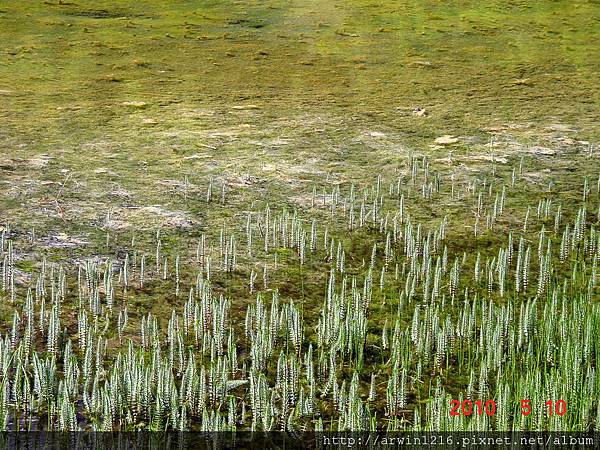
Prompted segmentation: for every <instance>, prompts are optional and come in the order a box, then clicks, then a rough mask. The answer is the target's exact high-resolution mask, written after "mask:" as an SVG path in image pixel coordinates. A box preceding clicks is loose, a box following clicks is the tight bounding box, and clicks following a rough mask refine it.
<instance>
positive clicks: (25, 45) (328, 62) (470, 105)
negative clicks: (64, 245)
mask: <svg viewBox="0 0 600 450" xmlns="http://www.w3.org/2000/svg"><path fill="white" fill-rule="evenodd" d="M52 3H54V4H52ZM56 3H57V2H44V3H42V2H3V3H2V4H0V5H1V6H0V11H1V12H0V41H2V42H3V48H4V55H3V57H2V65H1V66H0V89H2V92H3V94H2V104H1V106H0V112H1V113H2V116H3V120H5V121H6V120H8V122H9V123H10V124H11V125H12V127H13V129H19V130H20V131H22V132H25V133H27V132H28V131H30V130H35V129H38V130H40V128H44V129H45V128H47V127H50V129H51V130H52V129H53V128H54V132H56V133H59V134H62V132H64V131H65V130H64V128H68V129H69V132H72V131H73V128H75V129H76V130H86V129H87V128H88V127H90V126H92V125H94V126H104V125H107V126H109V129H110V125H111V122H114V121H117V122H118V120H119V118H120V117H121V116H124V115H126V114H127V113H128V111H127V109H125V110H124V109H123V108H116V107H115V104H117V105H119V102H122V101H128V100H132V99H133V100H138V101H146V102H163V103H168V102H181V103H183V104H188V105H197V106H200V107H203V106H207V105H215V104H217V105H219V104H229V103H239V102H243V101H247V102H250V103H253V104H256V105H259V106H261V107H264V108H267V109H269V110H270V111H271V112H272V114H274V115H275V116H277V115H280V114H281V112H282V111H285V110H292V111H297V110H311V108H312V109H317V110H321V109H325V110H334V111H341V112H348V113H351V114H365V113H371V114H375V115H377V116H378V117H379V119H380V120H382V121H384V122H387V123H390V124H396V125H400V126H401V125H403V124H402V120H400V119H399V117H398V111H403V108H415V107H421V108H425V109H426V110H427V111H428V112H429V113H430V117H429V120H428V123H427V124H426V125H423V124H418V125H417V126H416V127H415V125H410V124H409V125H407V128H408V129H414V131H416V132H417V133H419V130H420V129H421V128H425V129H427V128H430V127H432V128H434V129H436V130H442V129H453V128H454V129H455V128H465V129H476V128H481V127H483V126H486V125H488V126H489V125H490V124H492V125H493V124H495V123H497V122H499V121H512V122H520V121H521V122H522V121H534V122H539V123H544V122H548V121H551V122H556V121H559V122H567V123H573V124H577V125H578V126H580V127H581V128H586V129H589V130H590V132H591V133H592V132H593V133H594V134H596V133H597V131H598V128H597V126H598V125H597V119H598V106H599V104H598V102H599V98H600V97H599V91H600V88H599V83H598V82H597V74H598V73H600V58H598V57H597V55H598V54H599V50H600V4H599V3H598V2H597V1H587V2H585V1H582V2H575V3H574V2H571V1H541V2H526V1H508V2H507V1H472V2H465V1H402V2H390V1H384V2H374V1H365V0H352V1H336V2H321V1H316V0H294V1H292V2H284V1H269V2H264V1H201V2H184V1H169V2H165V1H136V2H132V1H122V2H119V3H118V5H119V6H118V7H116V8H115V7H114V6H113V5H114V2H108V1H94V2H91V1H84V2H81V1H77V2H69V1H64V2H63V3H65V4H63V5H58V4H56ZM119 106H120V105H119ZM57 107H63V108H66V109H62V110H58V111H57V109H56V108H57ZM69 108H81V110H80V111H79V113H78V114H76V115H73V114H72V111H70V110H69ZM398 108H400V109H398ZM73 116H75V117H73ZM23 122H26V123H23ZM114 125H118V124H114ZM50 133H52V131H50Z"/></svg>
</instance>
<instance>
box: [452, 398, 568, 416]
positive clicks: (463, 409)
mask: <svg viewBox="0 0 600 450" xmlns="http://www.w3.org/2000/svg"><path fill="white" fill-rule="evenodd" d="M450 407H451V409H450V415H451V416H461V415H462V416H465V417H468V416H471V415H478V416H482V415H484V414H485V415H487V416H490V417H491V416H493V415H494V414H496V409H497V405H496V402H495V401H494V400H492V399H490V400H486V401H485V402H484V401H483V400H476V401H472V400H469V399H466V400H463V401H462V402H461V401H460V400H451V401H450ZM543 408H544V409H545V411H546V412H547V414H548V416H549V417H550V416H552V415H554V414H556V415H557V416H561V417H562V416H564V415H565V414H566V413H567V402H566V401H564V400H562V399H561V400H556V401H554V400H548V401H547V402H546V403H544V405H543ZM532 411H533V407H532V406H531V400H529V399H523V400H521V414H522V415H524V416H528V415H530V414H531V413H532Z"/></svg>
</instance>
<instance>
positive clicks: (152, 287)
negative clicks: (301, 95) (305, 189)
mask: <svg viewBox="0 0 600 450" xmlns="http://www.w3.org/2000/svg"><path fill="white" fill-rule="evenodd" d="M522 172H523V161H521V164H520V165H519V169H518V170H517V168H514V169H513V170H512V173H510V174H507V175H508V176H507V177H506V180H504V178H503V176H502V174H499V173H497V172H496V169H495V168H494V174H493V176H492V177H491V181H490V180H487V179H483V180H481V179H473V180H472V179H468V180H463V183H462V184H458V185H457V182H456V180H455V178H454V176H453V177H452V178H451V183H448V184H447V181H448V180H447V179H445V178H444V177H443V176H442V174H441V173H432V171H431V169H430V163H429V161H428V160H427V158H426V157H423V158H413V157H411V158H410V160H409V161H408V162H407V170H406V171H405V172H404V173H401V174H400V175H399V176H398V178H397V179H394V180H387V181H386V180H384V179H383V177H381V176H378V177H377V179H376V180H375V182H374V183H373V184H372V185H367V186H364V187H363V188H362V189H359V188H357V186H355V185H351V186H339V185H337V186H334V187H333V189H332V190H331V194H324V195H322V196H319V195H317V193H316V189H315V190H314V191H313V199H312V202H311V205H312V207H311V208H308V209H305V210H300V211H299V210H293V211H292V212H290V210H288V209H285V208H283V209H275V208H272V207H271V206H269V205H267V204H264V205H263V206H261V207H260V208H259V209H257V210H255V211H250V212H248V213H247V215H246V216H245V217H244V218H243V219H242V220H241V221H240V223H230V224H228V228H225V227H221V228H220V229H219V227H216V229H214V231H213V232H211V231H210V230H209V231H207V232H206V233H204V234H203V235H202V236H201V238H200V239H199V241H198V244H197V246H196V251H195V253H194V254H180V253H177V254H168V252H166V251H165V249H164V247H163V245H162V237H161V235H160V233H159V232H157V233H156V237H155V247H154V248H141V249H134V248H135V243H134V241H132V242H131V250H129V251H127V252H126V255H125V257H124V258H112V257H111V258H107V259H105V260H102V259H98V258H95V259H89V260H86V261H83V262H82V261H79V262H68V261H66V262H63V263H56V262H52V263H50V262H48V261H47V260H46V258H44V259H43V260H42V261H39V264H37V265H36V266H35V269H34V273H32V279H31V280H32V281H31V283H30V284H29V285H23V284H19V283H16V282H15V273H16V262H15V261H16V258H15V252H16V248H17V246H18V242H16V241H15V242H13V241H14V238H13V233H11V231H10V228H9V227H5V228H4V231H3V232H2V236H1V238H0V265H1V271H0V274H1V277H2V279H1V288H2V292H3V293H2V299H1V301H2V305H3V311H4V313H5V315H6V317H7V318H8V320H7V325H6V326H5V327H4V331H3V333H2V335H1V336H0V429H3V430H16V429H26V430H30V429H47V430H69V431H73V430H101V431H106V430H138V429H149V430H170V429H173V430H211V431H219V430H435V431H443V430H465V431H471V430H473V431H475V430H589V429H596V430H598V429H600V402H599V399H600V370H598V367H597V364H598V361H599V358H600V340H599V339H598V337H599V336H600V306H599V305H600V303H599V302H598V300H599V295H598V292H599V291H598V289H599V288H598V282H599V274H598V266H599V263H600V232H598V230H597V226H598V223H599V220H600V217H599V216H600V208H599V206H600V195H599V194H600V178H599V181H598V184H597V185H596V186H595V188H594V187H593V186H592V185H591V184H590V182H589V179H588V178H586V179H585V180H584V182H583V183H582V184H583V186H584V188H583V195H581V193H579V195H578V198H579V199H580V201H579V202H578V203H577V204H573V202H572V200H569V199H572V198H573V197H572V195H571V194H573V193H572V192H570V191H565V193H564V194H563V193H561V192H558V193H556V194H555V195H553V198H551V196H550V194H549V193H548V192H549V191H547V192H541V191H539V190H536V189H538V188H537V187H535V186H534V189H531V188H530V187H528V186H527V185H526V183H525V182H524V181H522V180H521V179H520V176H521V174H522ZM505 181H507V182H506V183H505ZM576 181H577V180H576ZM579 186H581V184H579ZM222 192H223V195H222V200H223V203H225V196H224V192H225V190H224V189H223V191H222ZM344 192H346V193H347V195H344ZM566 194H568V195H569V196H568V197H567V196H566ZM203 195H204V194H203ZM211 195H212V180H211V182H210V184H209V189H208V194H206V199H207V200H208V201H210V199H211ZM563 195H565V200H564V202H562V201H561V198H562V196H563ZM523 198H526V201H525V202H523ZM452 202H454V206H452V204H453V203H452ZM444 205H449V206H448V207H447V208H446V207H445V206H444ZM456 205H458V206H456ZM217 207H218V206H217ZM428 207H433V208H436V209H438V210H442V211H443V212H444V213H447V214H445V215H444V216H443V217H440V215H439V214H436V217H435V218H434V217H428V214H429V213H422V211H423V209H426V208H428ZM536 211H537V214H536ZM432 215H433V214H432ZM419 217H425V220H424V221H420V220H419ZM465 226H466V227H470V228H471V230H472V231H468V229H469V228H465ZM90 256H92V255H90ZM278 258H279V259H278ZM259 268H260V269H259ZM294 268H295V270H296V271H294V270H293V269H294ZM261 269H262V270H261ZM261 271H262V280H260V279H259V278H258V276H259V273H260V272H261ZM298 271H299V272H298ZM311 277H313V278H314V279H315V280H317V282H318V283H320V284H319V286H320V287H319V290H317V291H316V290H314V289H313V290H312V291H310V292H308V294H307V295H305V294H304V292H303V294H302V296H301V297H298V298H284V296H282V295H281V294H280V292H281V289H282V288H286V287H287V286H288V285H289V284H290V283H303V282H304V281H303V280H305V279H310V278H311ZM215 280H216V281H218V282H219V286H223V285H225V286H227V285H228V284H231V285H234V284H235V285H236V286H237V287H240V285H241V290H242V291H243V292H244V293H245V294H244V295H236V296H235V297H232V298H230V296H228V295H224V294H223V292H222V291H220V290H219V289H217V288H216V287H215ZM248 280H249V282H248ZM319 280H322V282H320V281H319ZM261 281H262V282H261ZM321 288H322V289H321ZM153 291H157V292H158V294H157V297H156V298H157V299H158V300H159V301H161V297H162V298H164V299H167V298H168V299H169V302H171V304H172V305H173V308H172V311H171V313H170V315H168V316H166V317H157V316H156V315H153V314H151V313H140V312H139V311H136V310H135V307H133V306H132V303H133V302H134V301H135V299H136V298H137V297H138V296H139V295H141V294H142V293H144V294H147V293H148V292H153ZM238 291H239V289H238ZM144 298H148V297H144ZM165 301H166V300H165ZM6 311H9V312H8V313H7V312H6ZM452 399H457V400H459V401H462V400H463V399H470V400H472V401H473V402H475V401H477V400H482V401H483V402H486V401H487V400H489V399H492V400H494V401H495V402H496V404H497V409H496V411H495V413H494V414H493V415H488V414H473V415H470V416H465V415H464V414H459V415H458V416H452V415H450V410H451V407H450V402H451V400H452ZM523 399H529V400H531V405H532V406H533V413H531V414H530V415H527V416H526V415H523V414H522V413H521V404H520V401H521V400H523ZM559 399H560V400H564V401H565V402H566V404H567V413H566V414H564V415H560V416H559V415H557V414H554V415H549V414H548V413H547V411H546V410H545V409H544V404H545V402H546V401H548V400H552V401H557V400H559Z"/></svg>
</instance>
